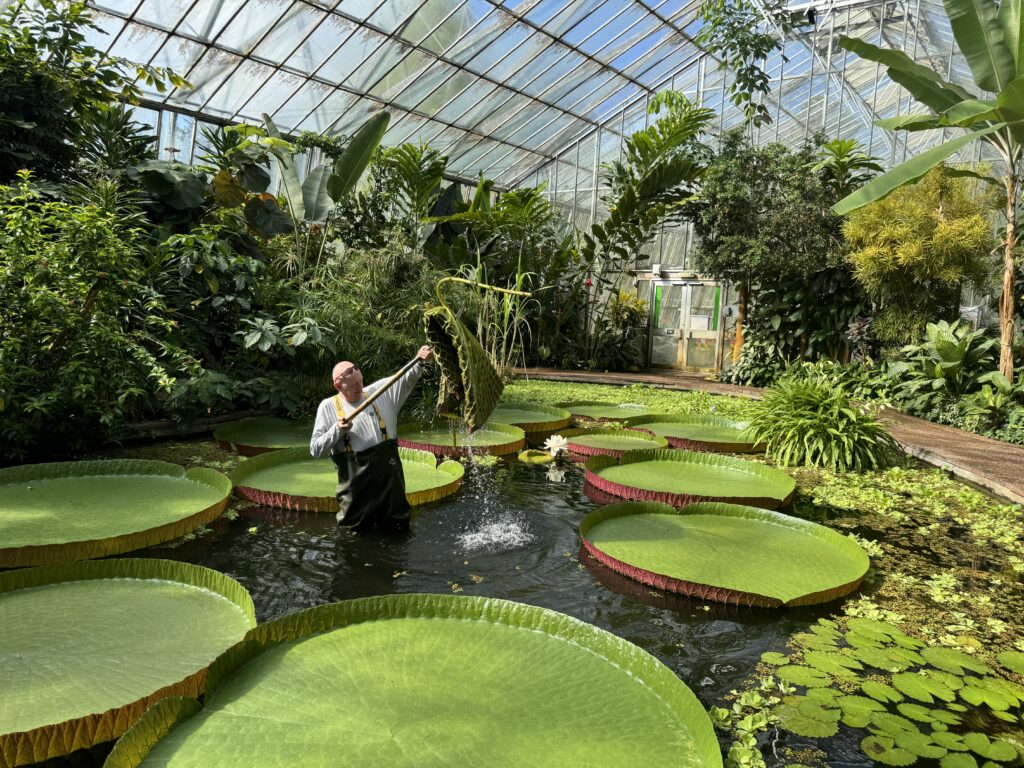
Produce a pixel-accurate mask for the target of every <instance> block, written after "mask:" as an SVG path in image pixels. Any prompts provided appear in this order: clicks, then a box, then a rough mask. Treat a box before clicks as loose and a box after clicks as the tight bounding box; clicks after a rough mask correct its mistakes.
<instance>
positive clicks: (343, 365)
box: [331, 360, 356, 381]
mask: <svg viewBox="0 0 1024 768" xmlns="http://www.w3.org/2000/svg"><path fill="white" fill-rule="evenodd" d="M355 367H356V364H355V363H352V362H349V361H348V360H342V361H341V362H340V363H338V364H337V365H335V366H334V370H333V371H331V381H337V379H338V377H339V376H341V375H342V374H344V373H346V372H348V371H350V370H352V369H353V368H355Z"/></svg>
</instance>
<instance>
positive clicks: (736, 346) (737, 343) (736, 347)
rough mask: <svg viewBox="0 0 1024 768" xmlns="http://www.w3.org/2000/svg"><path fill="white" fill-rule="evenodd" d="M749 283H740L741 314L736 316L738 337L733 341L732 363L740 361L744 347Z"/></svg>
mask: <svg viewBox="0 0 1024 768" xmlns="http://www.w3.org/2000/svg"><path fill="white" fill-rule="evenodd" d="M747 293H748V289H747V283H746V281H743V282H742V283H740V297H739V316H738V317H737V318H736V338H735V339H734V340H733V342H732V364H733V365H736V363H738V362H739V361H740V350H741V349H742V348H743V326H745V325H746V324H747Z"/></svg>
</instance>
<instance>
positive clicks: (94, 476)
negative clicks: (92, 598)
mask: <svg viewBox="0 0 1024 768" xmlns="http://www.w3.org/2000/svg"><path fill="white" fill-rule="evenodd" d="M230 495H231V481H229V480H228V478H227V477H225V476H224V475H222V474H221V473H220V472H215V471H214V470H212V469H203V468H197V469H190V470H188V471H185V470H184V469H183V468H182V467H180V466H178V465H177V464H170V463H168V462H165V461H140V460H131V461H127V460H116V461H67V462H59V463H55V464H28V465H25V466H20V467H9V468H7V469H0V567H4V568H13V567H19V566H26V565H46V564H50V563H65V562H70V561H72V560H89V559H92V558H94V557H106V556H107V555H116V554H119V553H121V552H130V551H131V550H133V549H141V548H143V547H151V546H154V545H156V544H160V543H162V542H165V541H170V540H172V539H176V538H178V537H179V536H184V535H185V534H186V533H188V532H189V531H193V530H195V529H196V528H198V527H199V526H201V525H205V524H206V523H208V522H210V521H211V520H213V519H214V518H216V517H217V516H218V515H219V514H220V513H221V512H222V511H223V510H224V507H226V506H227V503H228V498H229V497H230Z"/></svg>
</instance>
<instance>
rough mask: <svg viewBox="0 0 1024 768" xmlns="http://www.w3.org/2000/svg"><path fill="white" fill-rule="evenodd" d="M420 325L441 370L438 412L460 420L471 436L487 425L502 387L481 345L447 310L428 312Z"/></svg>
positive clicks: (437, 308)
mask: <svg viewBox="0 0 1024 768" xmlns="http://www.w3.org/2000/svg"><path fill="white" fill-rule="evenodd" d="M423 322H424V325H425V329H426V336H427V341H428V342H429V344H430V345H431V346H432V347H433V348H434V356H435V359H436V360H437V362H438V365H439V366H440V367H441V389H440V392H439V394H438V400H437V412H438V414H439V415H442V416H454V417H458V418H461V419H462V420H463V421H465V422H466V427H467V428H468V429H469V431H470V432H473V431H475V430H476V429H478V428H479V427H481V426H482V425H483V423H484V422H485V421H487V419H488V417H489V416H490V415H491V411H493V410H494V408H495V406H497V404H498V400H499V399H500V398H501V392H502V390H503V389H504V388H505V385H504V384H503V383H502V381H501V377H499V376H498V372H497V371H496V370H494V366H493V365H491V361H490V359H489V358H488V357H487V353H486V352H484V349H483V347H481V346H480V342H479V341H477V339H476V337H475V336H474V335H473V334H472V333H470V331H469V329H468V328H466V326H465V325H463V324H462V322H461V321H460V320H459V319H458V318H457V317H456V316H455V314H454V313H453V312H452V311H451V310H450V309H449V308H448V307H446V306H440V307H431V308H429V309H427V311H426V312H425V313H424V315H423Z"/></svg>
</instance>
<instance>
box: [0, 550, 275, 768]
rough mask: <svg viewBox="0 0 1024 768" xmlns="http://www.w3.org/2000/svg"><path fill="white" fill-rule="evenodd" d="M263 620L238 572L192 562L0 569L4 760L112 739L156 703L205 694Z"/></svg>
mask: <svg viewBox="0 0 1024 768" xmlns="http://www.w3.org/2000/svg"><path fill="white" fill-rule="evenodd" d="M255 623H256V621H255V612H254V610H253V604H252V600H251V598H250V597H249V593H248V592H246V591H245V589H243V588H242V586H241V585H240V584H238V582H236V581H234V580H233V579H230V578H228V577H227V576H224V575H223V574H221V573H218V572H216V571H212V570H209V569H207V568H201V567H199V566H196V565H190V564H188V563H178V562H171V561H167V560H155V559H152V560H149V559H147V560H137V559H119V560H99V561H92V562H83V563H71V564H66V565H57V566H47V567H43V568H32V569H28V570H21V571H13V572H10V573H4V574H0V668H2V669H3V688H4V693H3V696H0V765H2V766H5V768H10V767H11V766H20V765H27V764H30V763H36V762H42V761H43V760H47V759H49V758H52V757H57V756H60V755H66V754H69V753H70V752H73V751H75V750H78V749H84V748H87V747H90V746H92V745H93V744H97V743H100V742H103V741H109V740H111V739H114V738H117V737H118V736H120V735H121V734H122V733H123V732H124V731H125V730H126V729H127V728H128V727H129V726H130V725H131V724H132V723H133V722H134V721H135V720H136V719H138V718H139V717H140V716H141V715H142V713H143V712H145V711H146V709H147V707H149V706H150V705H151V704H152V703H153V702H155V701H157V700H159V699H161V698H163V697H165V696H175V695H188V696H198V695H199V694H200V693H202V691H203V686H204V683H205V678H206V667H207V666H208V665H209V664H210V662H212V661H213V660H214V659H215V658H216V657H217V656H219V655H220V654H221V653H222V652H224V651H225V650H226V649H227V648H228V647H230V646H231V645H233V644H235V643H236V642H238V641H239V640H241V639H242V636H243V635H244V634H245V633H246V631H248V630H249V629H250V628H251V627H253V626H254V625H255Z"/></svg>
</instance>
